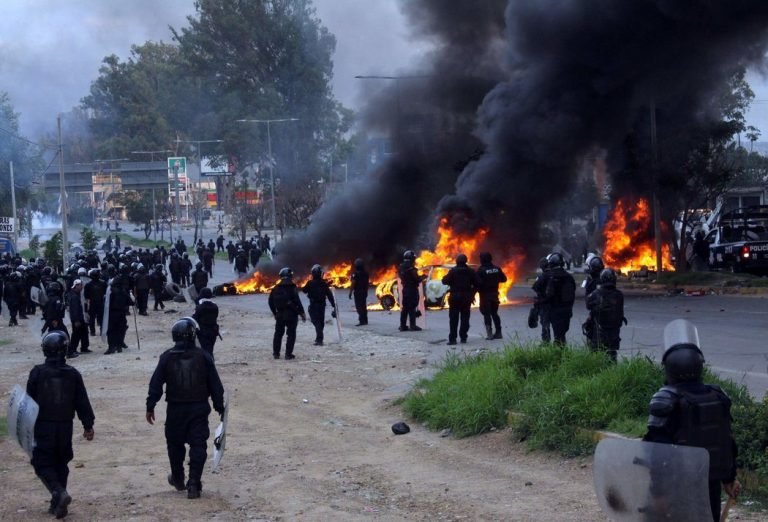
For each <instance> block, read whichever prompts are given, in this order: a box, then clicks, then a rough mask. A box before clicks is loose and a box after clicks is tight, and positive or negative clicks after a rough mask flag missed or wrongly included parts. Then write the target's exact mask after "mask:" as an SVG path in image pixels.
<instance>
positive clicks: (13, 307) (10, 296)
mask: <svg viewBox="0 0 768 522" xmlns="http://www.w3.org/2000/svg"><path fill="white" fill-rule="evenodd" d="M23 292H24V291H23V289H22V283H21V274H20V273H19V272H15V271H14V272H11V273H10V274H8V276H7V278H6V280H5V285H4V288H3V300H4V301H5V306H7V307H8V313H9V314H10V316H11V320H10V321H9V322H8V326H18V325H19V322H18V321H17V320H16V314H19V313H20V312H21V310H20V307H21V302H22V294H23Z"/></svg>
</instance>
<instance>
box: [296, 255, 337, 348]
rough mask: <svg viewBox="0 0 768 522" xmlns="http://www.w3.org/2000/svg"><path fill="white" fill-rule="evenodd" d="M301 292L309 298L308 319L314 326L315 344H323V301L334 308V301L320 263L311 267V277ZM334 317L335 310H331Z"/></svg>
mask: <svg viewBox="0 0 768 522" xmlns="http://www.w3.org/2000/svg"><path fill="white" fill-rule="evenodd" d="M301 291H302V292H304V293H305V294H307V297H308V298H309V320H310V321H312V325H313V326H314V327H315V346H322V345H323V329H324V327H325V301H326V300H328V302H329V303H331V307H332V308H336V301H335V300H334V298H333V292H332V291H331V288H330V287H329V286H328V283H327V282H326V281H325V280H324V279H323V269H322V267H321V266H320V265H314V266H313V267H312V279H310V280H309V281H307V283H306V284H305V285H304V287H303V288H302V289H301ZM331 315H332V316H333V317H336V311H335V310H334V311H333V312H331Z"/></svg>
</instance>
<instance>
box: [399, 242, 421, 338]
mask: <svg viewBox="0 0 768 522" xmlns="http://www.w3.org/2000/svg"><path fill="white" fill-rule="evenodd" d="M397 275H398V276H399V277H400V283H401V284H402V286H403V288H402V289H401V290H402V292H401V303H400V306H401V309H400V328H399V330H400V331H401V332H407V331H408V330H414V331H416V332H418V331H420V330H421V327H419V326H416V310H417V308H418V307H419V285H421V282H422V281H423V280H424V277H423V276H421V275H420V274H419V271H418V270H417V269H416V254H415V253H414V251H413V250H406V251H405V253H403V262H402V263H401V264H400V267H399V268H398V269H397ZM406 321H408V322H409V323H410V326H408V324H406Z"/></svg>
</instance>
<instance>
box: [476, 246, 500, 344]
mask: <svg viewBox="0 0 768 522" xmlns="http://www.w3.org/2000/svg"><path fill="white" fill-rule="evenodd" d="M492 261H493V257H492V256H491V253H490V252H483V253H481V254H480V268H478V269H477V277H478V280H479V283H480V284H479V286H478V294H479V295H480V313H481V314H483V321H484V323H485V332H486V333H487V334H488V335H487V337H486V339H487V340H488V341H490V340H492V339H501V338H502V336H501V318H500V317H499V284H500V283H505V282H506V281H507V276H506V275H505V274H504V271H503V270H502V269H501V267H498V266H496V265H494V264H493V263H492ZM493 326H495V327H496V332H495V333H494V331H493V328H492V327H493Z"/></svg>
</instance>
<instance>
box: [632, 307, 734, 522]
mask: <svg viewBox="0 0 768 522" xmlns="http://www.w3.org/2000/svg"><path fill="white" fill-rule="evenodd" d="M661 363H662V365H663V366H664V374H665V384H664V386H662V387H661V388H660V389H659V391H657V392H656V393H655V394H654V396H653V398H652V399H651V404H650V416H649V417H648V432H647V433H646V434H645V437H643V440H645V441H648V442H661V443H665V444H679V445H682V446H694V447H698V448H704V449H706V450H707V451H708V452H709V477H708V479H709V502H710V506H711V509H712V519H713V520H714V521H715V522H717V521H718V520H720V494H721V486H720V485H721V484H722V485H723V487H724V489H725V492H726V494H728V496H730V497H733V498H736V497H737V496H738V495H739V493H740V492H741V484H740V483H739V481H738V480H736V456H737V448H736V442H735V440H734V438H733V433H732V431H731V400H730V398H728V395H726V394H725V392H724V391H723V390H721V389H720V387H719V386H716V385H714V384H704V383H703V382H702V374H703V372H704V354H703V353H702V351H701V345H700V344H699V334H698V331H697V330H696V327H695V326H694V325H693V324H692V323H690V322H689V321H686V320H685V319H676V320H674V321H672V322H671V323H669V324H668V325H667V326H666V327H665V328H664V356H663V357H662V359H661Z"/></svg>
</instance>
